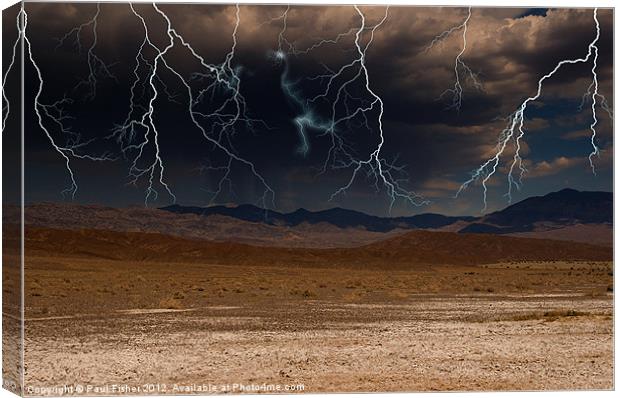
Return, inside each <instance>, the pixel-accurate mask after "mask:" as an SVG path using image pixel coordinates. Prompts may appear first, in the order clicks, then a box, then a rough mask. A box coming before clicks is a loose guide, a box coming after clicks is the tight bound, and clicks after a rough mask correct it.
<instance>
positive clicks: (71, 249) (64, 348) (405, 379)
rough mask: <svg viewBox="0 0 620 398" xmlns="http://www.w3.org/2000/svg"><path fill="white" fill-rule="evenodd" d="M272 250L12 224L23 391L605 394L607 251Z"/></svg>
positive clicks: (427, 235)
mask: <svg viewBox="0 0 620 398" xmlns="http://www.w3.org/2000/svg"><path fill="white" fill-rule="evenodd" d="M86 218H87V219H90V218H89V217H86ZM252 227H253V228H262V227H261V226H259V225H253V226H252ZM305 228H311V227H310V226H308V225H306V226H305ZM342 235H346V234H345V233H344V232H343V233H342ZM349 235H354V230H350V231H349ZM281 242H282V245H281V246H280V247H278V246H273V245H271V246H265V245H262V246H254V245H248V244H243V243H236V242H230V241H229V242H220V241H214V240H205V239H197V238H188V237H180V236H172V235H165V234H161V233H146V232H119V231H113V230H95V229H87V228H81V229H54V228H50V227H41V226H34V225H31V226H27V227H26V261H25V273H26V275H27V278H26V286H25V304H26V319H25V347H26V350H25V388H26V393H27V394H29V395H50V394H52V393H53V392H54V389H57V388H64V389H65V392H66V393H69V394H82V393H89V394H90V395H110V394H112V395H114V394H128V393H129V394H131V393H133V394H151V393H152V394H173V393H177V394H180V393H225V392H236V393H246V392H327V391H339V392H342V391H358V392H362V391H450V390H562V389H611V388H613V320H612V318H613V265H612V262H611V258H612V249H611V248H610V247H605V246H597V245H589V244H583V243H576V242H566V241H559V240H546V239H526V238H515V237H511V236H497V235H489V234H457V233H454V232H440V231H425V230H414V231H409V232H402V231H400V232H398V233H389V234H387V235H385V236H383V238H382V239H380V240H375V241H373V242H371V243H366V244H362V245H357V246H355V247H350V248H346V247H332V248H324V249H320V248H316V247H309V248H300V247H296V246H297V245H295V244H293V245H288V247H287V246H286V242H288V241H287V240H282V241H281ZM336 246H339V245H336ZM9 288H10V285H9ZM80 388H81V389H82V390H81V391H80V390H79V389H80ZM87 389H89V390H87ZM261 389H262V390H261ZM57 392H58V390H56V393H57Z"/></svg>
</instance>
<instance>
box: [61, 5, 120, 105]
mask: <svg viewBox="0 0 620 398" xmlns="http://www.w3.org/2000/svg"><path fill="white" fill-rule="evenodd" d="M99 14H101V5H100V4H99V3H97V10H96V12H95V14H94V15H93V16H92V18H91V19H90V20H88V21H87V22H84V23H83V24H81V25H79V26H77V27H75V28H73V29H71V30H70V31H69V32H67V33H66V34H65V35H64V36H63V37H61V38H60V39H58V45H57V46H56V49H59V48H61V47H62V46H63V45H64V44H65V43H66V42H67V41H68V40H69V39H70V38H71V37H72V36H75V39H74V44H75V45H76V47H77V48H78V52H79V53H82V50H83V49H82V39H81V36H82V32H83V31H84V30H86V29H87V28H89V27H90V33H91V35H92V37H93V39H92V42H91V45H90V47H88V50H87V53H86V54H87V65H88V76H87V77H86V78H85V79H84V80H83V81H81V82H80V83H78V85H77V86H76V89H78V88H80V87H81V86H86V87H87V89H88V91H87V95H86V98H87V99H91V100H92V99H94V98H95V97H96V95H97V83H98V80H97V76H98V75H103V76H105V77H108V78H110V79H113V80H116V77H115V76H114V75H113V74H112V72H111V71H110V66H111V65H107V64H106V63H105V62H104V61H103V60H102V59H101V58H100V57H99V56H97V54H96V53H95V48H96V47H97V41H98V36H97V24H98V18H99Z"/></svg>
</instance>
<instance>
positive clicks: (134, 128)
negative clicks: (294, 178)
mask: <svg viewBox="0 0 620 398" xmlns="http://www.w3.org/2000/svg"><path fill="white" fill-rule="evenodd" d="M130 8H131V11H132V13H133V14H134V15H135V16H136V17H137V18H138V19H139V20H140V23H141V25H142V28H143V30H144V39H143V41H142V43H141V46H140V48H139V50H138V53H137V54H136V58H135V59H136V66H135V68H134V71H133V74H134V81H133V83H132V85H131V87H130V107H129V112H128V114H127V117H126V119H125V121H124V122H123V123H122V124H121V125H118V126H116V128H115V129H114V130H113V134H112V136H113V137H116V139H117V140H118V141H119V142H120V143H121V144H122V152H123V154H125V156H127V157H129V158H132V161H131V168H130V176H131V182H132V183H134V184H135V183H137V182H138V180H139V179H140V178H142V177H145V178H146V179H147V182H148V186H147V192H146V196H145V204H148V202H149V200H156V199H157V198H158V191H157V190H156V188H155V184H156V183H158V184H159V185H160V186H162V187H163V188H164V190H165V191H166V192H167V193H168V195H169V196H170V197H171V198H172V200H173V201H176V196H175V195H174V193H173V191H172V189H171V187H170V185H169V184H168V183H167V182H166V180H165V165H164V161H163V159H162V155H161V147H160V140H159V136H160V131H159V129H158V127H157V124H156V122H155V118H156V115H157V114H158V112H157V111H156V108H155V102H156V100H157V99H158V97H159V96H160V88H159V87H158V85H159V86H162V89H161V91H163V92H164V93H167V87H166V85H165V84H164V83H163V79H162V78H161V77H160V73H161V71H162V70H166V71H168V72H170V73H172V75H174V76H175V78H176V79H177V80H178V83H179V84H180V85H181V86H182V88H183V91H185V94H183V95H184V96H185V97H186V101H187V116H188V117H189V119H190V121H191V122H192V124H193V125H194V126H195V127H196V128H197V130H198V131H199V132H200V133H201V135H202V136H203V137H204V139H206V141H207V142H208V143H209V144H210V145H212V146H213V148H215V149H216V150H217V151H219V152H220V153H222V154H224V156H225V157H226V158H227V161H226V162H225V163H226V164H225V165H224V166H215V167H206V168H204V169H205V170H210V171H220V172H222V176H221V178H220V179H219V181H218V182H217V186H218V188H217V190H216V191H214V192H213V195H212V197H211V201H214V200H216V199H217V198H218V196H219V195H220V194H221V193H222V189H223V187H224V185H225V184H226V183H228V184H230V183H231V181H230V174H231V172H232V166H233V163H238V164H240V165H242V166H243V167H246V168H248V169H249V170H250V172H251V173H252V174H253V176H254V177H255V178H256V179H257V180H258V181H259V182H260V184H262V186H263V188H264V190H263V194H262V196H261V203H262V205H263V206H264V207H265V208H267V207H269V206H273V203H274V200H275V192H274V190H273V189H272V188H271V187H270V186H269V184H268V183H267V181H266V180H265V178H264V177H263V176H262V175H261V174H260V173H259V172H258V170H257V169H256V167H255V165H254V163H252V162H251V161H249V160H247V159H245V158H243V157H241V156H240V155H238V154H237V153H236V151H235V150H234V148H233V146H232V142H231V138H230V137H231V135H232V134H234V132H235V126H236V125H237V124H240V123H243V124H246V125H248V126H250V127H251V125H252V124H253V123H256V122H260V121H259V120H255V119H252V118H250V117H248V116H247V113H246V107H247V105H246V101H245V98H244V97H243V95H242V94H241V92H240V85H241V79H240V77H239V75H238V71H237V70H236V69H235V68H234V67H233V65H232V62H233V59H234V56H235V50H236V47H237V31H238V28H239V23H240V15H239V14H240V10H239V6H238V5H237V6H235V10H236V11H235V17H236V20H235V26H234V29H233V32H232V46H231V49H230V51H229V52H228V53H227V54H226V56H225V59H224V61H223V62H222V63H221V64H217V65H214V64H209V63H207V62H206V61H205V59H204V58H203V57H202V56H201V55H199V54H198V53H197V52H196V50H195V49H194V48H193V47H192V46H191V44H190V43H189V42H188V41H187V40H186V39H185V38H184V37H183V36H182V35H181V34H180V33H179V32H178V31H177V30H176V29H174V28H173V26H172V22H171V20H170V18H169V17H168V15H167V14H166V13H165V12H163V11H162V10H161V9H160V8H159V7H158V6H157V5H156V4H153V8H154V10H155V11H156V12H157V14H158V15H159V16H161V18H162V19H163V21H164V22H165V26H166V35H167V40H168V42H167V44H166V45H165V47H164V48H160V47H158V46H157V45H156V44H154V43H153V40H152V39H151V34H150V31H149V26H148V23H147V21H146V19H145V18H144V17H143V16H142V14H141V13H140V12H138V11H137V10H136V9H135V8H134V6H133V5H131V4H130ZM175 46H178V47H182V48H184V49H185V50H187V51H188V52H189V54H191V56H192V57H193V58H194V59H195V60H197V61H198V62H199V63H200V65H201V67H202V68H203V70H202V71H200V72H197V73H194V74H193V76H192V78H191V79H187V78H185V77H183V75H182V73H181V72H180V71H179V70H177V69H175V68H174V67H173V66H172V65H171V63H170V62H171V61H172V57H170V56H169V53H170V51H171V50H172V49H173V48H174V47H175ZM146 48H150V49H151V50H153V51H154V52H155V54H156V55H155V57H154V59H153V60H151V61H149V60H148V58H147V56H146V55H145V52H146V51H145V49H146ZM141 66H146V67H147V71H148V73H147V76H146V77H145V78H144V81H143V82H142V85H143V86H144V85H146V86H147V89H148V90H149V91H150V96H149V98H148V101H147V105H146V106H145V105H141V104H139V103H137V102H136V101H137V100H138V98H139V96H138V95H137V89H138V88H139V87H138V86H139V84H140V82H141V79H142V78H141V76H140V73H139V71H140V68H141ZM205 79H212V82H211V83H210V84H209V85H208V86H207V87H206V88H204V89H202V90H199V91H198V92H195V90H194V89H193V88H192V85H191V83H192V81H195V80H205ZM217 89H225V90H226V91H227V92H228V96H227V97H226V98H225V99H224V101H223V102H222V103H221V105H219V106H218V107H217V108H216V109H215V110H213V111H211V112H208V113H205V112H202V111H200V109H199V106H200V105H201V104H202V102H203V101H204V100H205V98H208V96H209V95H211V96H213V95H214V93H215V91H216V90H217ZM167 95H168V97H170V95H169V94H167ZM175 101H176V100H175ZM208 125H210V126H211V127H210V128H208V127H207V126H208ZM140 131H143V134H140V133H139V132H140ZM138 135H140V138H139V139H138V138H137V136H138ZM149 145H151V146H152V147H153V149H154V155H153V157H152V159H151V160H150V161H148V160H147V165H146V166H140V164H141V162H143V161H144V159H145V158H147V157H148V155H147V153H146V149H147V147H148V146H149ZM131 153H133V155H132V154H131Z"/></svg>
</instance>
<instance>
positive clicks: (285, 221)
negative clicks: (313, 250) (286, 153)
mask: <svg viewBox="0 0 620 398" xmlns="http://www.w3.org/2000/svg"><path fill="white" fill-rule="evenodd" d="M161 210H164V211H168V212H172V213H177V214H195V215H199V216H211V215H224V216H228V217H232V218H236V219H239V220H244V221H249V222H257V223H266V224H270V225H281V226H289V227H290V226H297V225H300V224H303V223H308V224H318V223H328V224H331V225H334V226H336V227H339V228H360V227H361V228H365V229H366V230H368V231H372V232H388V231H392V230H395V229H440V228H443V227H447V226H450V225H452V224H455V223H457V222H461V223H463V224H465V225H464V226H462V227H459V229H457V231H458V232H461V233H492V234H510V233H517V232H532V231H534V230H536V229H537V228H538V229H539V228H541V225H547V226H548V227H550V228H551V227H557V226H569V225H575V224H609V225H611V224H612V223H613V193H611V192H587V191H583V192H582V191H577V190H574V189H563V190H561V191H558V192H552V193H549V194H547V195H544V196H534V197H530V198H527V199H524V200H522V201H520V202H518V203H515V204H513V205H511V206H508V207H506V208H505V209H503V210H499V211H496V212H494V213H491V214H488V215H485V216H481V217H473V216H456V217H452V216H444V215H441V214H433V213H425V214H419V215H415V216H408V217H378V216H371V215H368V214H365V213H362V212H359V211H355V210H348V209H342V208H338V207H336V208H332V209H328V210H321V211H316V212H313V211H309V210H306V209H298V210H296V211H294V212H291V213H281V212H277V211H273V210H267V209H262V208H260V207H257V206H253V205H240V206H236V207H227V206H212V207H187V206H181V205H172V206H166V207H162V208H161Z"/></svg>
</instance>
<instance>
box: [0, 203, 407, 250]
mask: <svg viewBox="0 0 620 398" xmlns="http://www.w3.org/2000/svg"><path fill="white" fill-rule="evenodd" d="M19 211H20V209H19V207H17V206H11V205H5V206H4V208H3V212H4V215H3V217H4V218H5V220H14V222H16V223H17V222H19V219H20V213H19ZM24 216H25V222H26V225H29V226H35V227H43V228H53V229H63V230H65V229H66V230H80V229H93V230H109V231H116V232H141V233H158V234H163V235H172V236H178V237H182V238H189V239H201V240H213V241H231V240H232V241H235V242H239V243H246V244H249V245H254V246H284V247H315V248H327V247H354V246H361V245H363V244H367V243H371V242H376V241H379V240H383V239H385V238H388V237H390V236H396V235H398V234H400V233H402V232H403V230H394V231H390V232H388V233H381V232H372V231H367V230H365V229H363V228H346V229H342V228H338V227H336V226H334V225H331V224H327V223H318V224H312V225H311V224H308V223H303V224H300V225H296V226H294V227H287V226H279V225H278V226H276V225H268V224H265V223H259V222H249V221H243V220H238V219H235V218H232V217H227V216H222V215H217V214H216V215H210V216H208V217H203V216H199V215H196V214H176V213H171V212H168V211H164V210H159V209H151V208H144V207H128V208H114V207H106V206H100V205H80V204H75V203H38V204H31V205H27V206H26V207H25V213H24Z"/></svg>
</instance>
